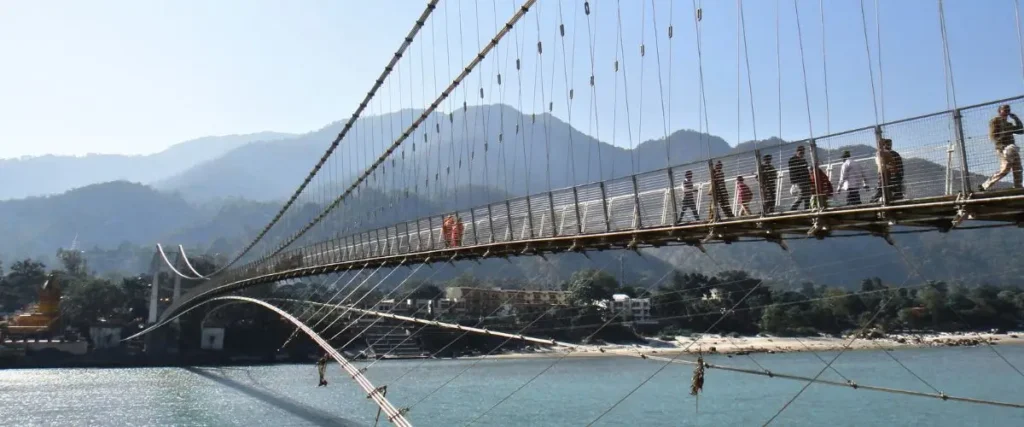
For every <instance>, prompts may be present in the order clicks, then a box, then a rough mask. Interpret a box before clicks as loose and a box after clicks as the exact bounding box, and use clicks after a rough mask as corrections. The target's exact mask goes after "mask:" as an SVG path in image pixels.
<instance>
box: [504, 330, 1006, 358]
mask: <svg viewBox="0 0 1024 427" xmlns="http://www.w3.org/2000/svg"><path fill="white" fill-rule="evenodd" d="M850 339H851V337H769V336H757V337H735V338H733V337H729V336H722V335H704V336H702V337H700V338H692V337H682V336H680V337H676V339H675V340H674V341H665V340H660V339H656V338H649V339H647V342H646V343H644V344H625V345H623V344H609V345H603V346H600V347H593V348H580V349H576V350H573V351H572V352H571V353H570V354H569V356H571V357H600V356H624V355H636V354H639V353H643V354H660V355H676V354H679V353H688V354H698V353H704V354H739V355H743V354H750V353H768V354H775V353H794V352H808V351H838V350H841V349H842V348H844V347H845V346H846V345H847V344H848V343H849V342H850ZM988 344H991V345H1022V344H1024V332H1008V333H1003V334H991V333H976V332H966V333H938V334H920V335H912V334H892V335H887V336H882V337H876V338H859V339H857V340H855V341H853V343H852V344H849V349H850V350H890V349H896V348H921V347H964V346H980V345H988ZM561 354H564V353H563V351H562V350H560V349H550V348H540V349H533V350H532V351H526V352H514V353H504V354H497V355H492V356H488V357H493V358H510V359H517V358H529V357H551V356H554V355H561Z"/></svg>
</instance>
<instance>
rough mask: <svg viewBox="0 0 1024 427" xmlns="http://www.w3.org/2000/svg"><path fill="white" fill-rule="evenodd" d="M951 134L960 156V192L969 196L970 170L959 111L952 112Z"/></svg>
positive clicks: (961, 116) (962, 122)
mask: <svg viewBox="0 0 1024 427" xmlns="http://www.w3.org/2000/svg"><path fill="white" fill-rule="evenodd" d="M953 132H954V136H955V138H956V146H957V151H958V153H959V154H960V185H961V188H960V192H961V193H963V194H964V195H969V194H971V193H972V192H973V191H971V175H970V168H969V167H968V166H967V146H966V144H965V142H966V141H964V121H963V115H962V114H960V109H959V108H957V109H955V110H953Z"/></svg>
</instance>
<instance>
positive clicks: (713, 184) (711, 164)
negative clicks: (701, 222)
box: [708, 159, 719, 222]
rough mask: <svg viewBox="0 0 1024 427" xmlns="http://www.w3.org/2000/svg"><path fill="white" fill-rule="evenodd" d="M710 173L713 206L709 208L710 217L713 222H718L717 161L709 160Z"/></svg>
mask: <svg viewBox="0 0 1024 427" xmlns="http://www.w3.org/2000/svg"><path fill="white" fill-rule="evenodd" d="M708 172H709V173H710V174H711V175H710V176H711V204H710V206H709V208H708V214H709V215H708V217H709V219H710V220H711V222H716V221H718V203H719V200H718V184H717V183H716V181H717V180H716V179H715V161H714V159H708Z"/></svg>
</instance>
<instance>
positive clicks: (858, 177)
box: [839, 150, 868, 206]
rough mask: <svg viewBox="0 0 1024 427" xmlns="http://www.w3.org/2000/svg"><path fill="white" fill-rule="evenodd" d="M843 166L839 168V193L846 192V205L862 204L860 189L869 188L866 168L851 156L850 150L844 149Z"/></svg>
mask: <svg viewBox="0 0 1024 427" xmlns="http://www.w3.org/2000/svg"><path fill="white" fill-rule="evenodd" d="M842 158H843V167H842V168H841V169H840V170H839V193H842V192H843V191H845V192H846V205H847V206H852V205H859V204H860V189H861V188H864V189H867V188H868V176H867V175H865V174H864V169H863V168H862V167H861V166H860V165H859V164H857V163H856V162H854V161H853V159H851V158H850V150H846V151H843V157H842Z"/></svg>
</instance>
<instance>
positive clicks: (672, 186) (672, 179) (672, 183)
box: [662, 168, 679, 225]
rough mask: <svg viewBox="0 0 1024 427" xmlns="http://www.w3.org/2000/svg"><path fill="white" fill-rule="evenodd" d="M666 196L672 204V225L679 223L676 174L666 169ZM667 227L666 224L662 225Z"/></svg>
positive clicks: (670, 169)
mask: <svg viewBox="0 0 1024 427" xmlns="http://www.w3.org/2000/svg"><path fill="white" fill-rule="evenodd" d="M667 170H668V194H669V198H671V199H672V200H671V203H672V224H676V223H677V222H679V206H678V202H677V201H676V173H675V171H674V170H673V169H672V168H668V169H667ZM662 225H667V224H662Z"/></svg>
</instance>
